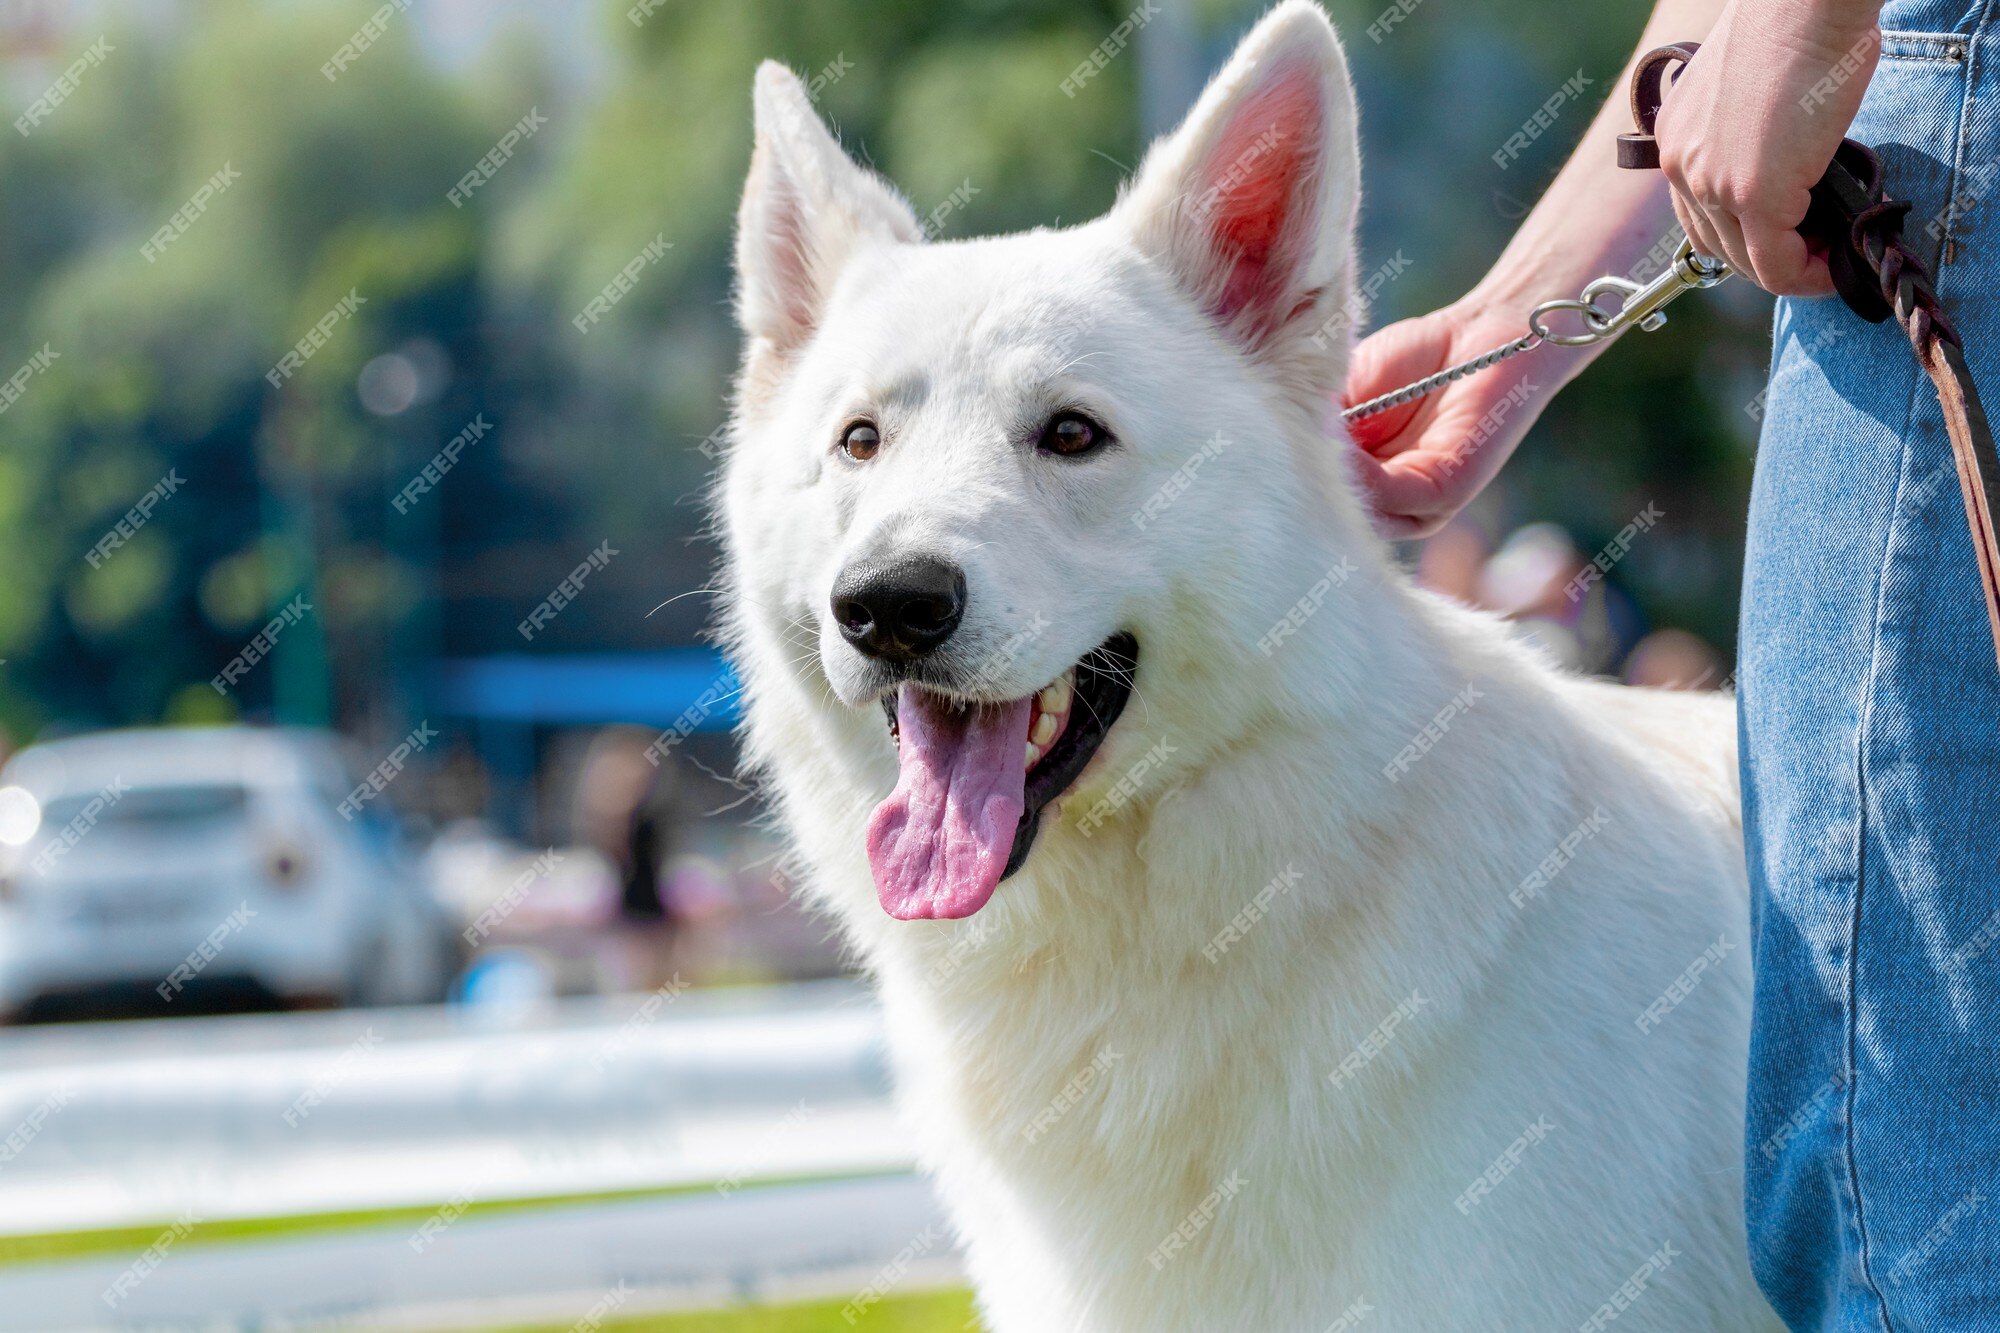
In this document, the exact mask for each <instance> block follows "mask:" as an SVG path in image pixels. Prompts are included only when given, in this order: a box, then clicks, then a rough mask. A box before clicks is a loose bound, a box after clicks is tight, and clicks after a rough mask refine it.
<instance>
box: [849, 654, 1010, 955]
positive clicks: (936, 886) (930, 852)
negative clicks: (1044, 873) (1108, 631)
mask: <svg viewBox="0 0 2000 1333" xmlns="http://www.w3.org/2000/svg"><path fill="white" fill-rule="evenodd" d="M1032 702H1033V701H1032V700H1030V699H1017V700H1016V701H1014V702H1013V703H1010V704H1000V705H997V706H988V707H985V708H973V709H964V710H954V709H952V708H951V707H950V706H949V705H948V704H946V703H945V701H944V700H942V699H940V698H939V697H938V696H936V695H933V694H930V693H928V692H926V691H924V690H920V689H917V688H916V687H915V686H907V687H905V688H904V689H903V690H902V692H901V693H900V694H899V695H898V696H897V699H896V731H897V734H898V735H899V736H900V737H901V738H902V748H901V750H900V752H899V757H900V762H901V763H902V773H901V775H900V776H899V777H898V778H897V779H896V790H894V791H892V792H890V793H889V799H887V800H886V801H883V802H882V804H880V805H878V806H876V807H875V813H874V815H873V816H871V817H870V818H869V820H868V864H869V865H870V867H872V868H873V869H874V872H875V892H876V893H877V894H878V895H879V896H880V897H881V899H882V910H883V911H885V912H887V913H888V914H889V915H890V916H893V917H896V918H898V919H899V920H903V921H913V920H917V919H919V918H922V917H962V916H971V915H972V914H973V913H974V912H977V911H978V910H979V909H980V908H982V907H984V906H986V900H987V899H988V898H991V897H992V896H993V890H994V888H995V887H997V886H998V885H999V883H1000V875H1001V872H1002V871H1004V870H1005V869H1006V868H1007V856H1008V854H1009V853H1010V852H1011V851H1012V850H1013V847H1014V829H1015V827H1016V826H1017V825H1018V824H1019V823H1020V822H1021V811H1022V808H1023V798H1022V790H1023V788H1024V787H1025V786H1026V784H1027V768H1026V765H1025V764H1024V763H1023V762H1022V759H1021V752H1022V750H1023V748H1025V747H1026V745H1027V743H1028V706H1029V704H1030V703H1032Z"/></svg>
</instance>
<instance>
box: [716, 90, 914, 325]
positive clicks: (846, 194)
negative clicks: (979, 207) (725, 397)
mask: <svg viewBox="0 0 2000 1333" xmlns="http://www.w3.org/2000/svg"><path fill="white" fill-rule="evenodd" d="M756 104H757V144H756V147H755V149H754V150H753V151H752V152H751V155H750V179H749V180H748V182H746V183H745V185H744V188H743V204H742V207H741V208H739V209H738V210H737V214H736V281H737V298H736V301H737V316H738V318H739V319H740V320H741V321H742V323H743V329H744V332H746V333H748V334H749V335H750V337H751V338H752V339H753V340H755V341H757V342H761V343H762V344H763V345H764V346H765V347H766V348H768V349H769V350H771V351H773V352H776V353H777V354H779V355H780V356H783V355H784V354H786V353H789V352H790V351H791V350H793V349H794V348H796V347H797V346H799V344H801V343H803V342H804V341H805V340H806V338H808V337H809V336H811V334H812V331H813V328H814V326H815V325H816V324H817V323H818V321H819V317H820V313H821V310H822V308H823V307H824V305H825V303H826V298H827V295H828V293H829V292H831V291H832V290H833V283H834V279H835V278H836V277H838V276H839V273H840V269H841V266H842V265H843V264H845V263H846V262H847V259H848V257H849V256H850V255H851V254H852V253H853V252H854V249H855V247H856V246H857V245H859V244H861V243H863V242H866V241H871V240H879V241H911V242H915V241H920V240H922V239H923V231H922V229H921V228H920V227H919V226H918V225H917V219H916V215H915V214H914V213H912V212H911V211H910V206H909V205H908V204H907V203H905V202H904V201H903V199H902V197H901V196H900V195H898V194H897V193H896V192H895V190H893V189H891V188H890V187H889V185H888V183H887V182H885V181H884V180H883V179H882V178H881V177H880V176H877V175H876V174H875V173H874V172H872V171H868V170H865V169H864V168H862V167H860V166H858V165H856V163H855V162H854V160H853V159H851V158H850V157H848V156H847V154H846V153H845V152H843V151H842V150H841V147H840V145H839V143H837V142H835V140H834V137H833V135H831V134H830V133H828V132H827V128H826V126H825V125H823V124H822V123H821V122H820V118H819V116H818V114H817V113H816V112H814V110H813V105H812V99H811V98H810V97H808V96H807V94H806V89H805V85H804V84H802V83H800V82H799V78H798V76H797V75H796V74H793V73H792V72H791V71H790V70H788V69H786V68H785V67H784V66H783V65H780V64H778V63H777V62H776V61H774V60H767V61H765V62H764V63H763V64H762V65H761V66H759V67H758V70H757V84H756ZM754 350H755V347H754V343H753V352H754Z"/></svg>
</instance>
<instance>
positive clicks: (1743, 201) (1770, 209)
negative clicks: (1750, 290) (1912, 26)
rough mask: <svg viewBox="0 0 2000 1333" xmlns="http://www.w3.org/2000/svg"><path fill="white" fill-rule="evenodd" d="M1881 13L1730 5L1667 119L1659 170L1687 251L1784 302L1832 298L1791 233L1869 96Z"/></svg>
mask: <svg viewBox="0 0 2000 1333" xmlns="http://www.w3.org/2000/svg"><path fill="white" fill-rule="evenodd" d="M1874 9H1875V6H1874V5H1872V4H1863V3H1855V2H1854V0H1731V3H1730V4H1729V6H1728V8H1726V9H1725V10H1724V11H1723V14H1722V17H1721V18H1720V19H1719V20H1718V21H1717V22H1716V25H1715V28H1714V30H1713V31H1711V32H1710V33H1709V35H1708V39H1707V40H1706V41H1704V42H1703V43H1702V47H1701V51H1700V53H1699V54H1697V55H1696V56H1695V58H1694V60H1693V61H1691V62H1690V63H1689V64H1688V65H1687V67H1686V68H1685V69H1683V70H1682V71H1681V72H1680V78H1679V79H1678V80H1676V81H1675V82H1674V83H1673V85H1672V87H1671V88H1670V89H1669V91H1668V92H1667V95H1666V99H1665V104H1664V105H1663V106H1662V107H1661V110H1660V116H1659V120H1658V122H1657V124H1656V126H1655V129H1656V131H1657V134H1658V138H1659V141H1660V166H1661V168H1662V169H1663V170H1664V171H1665V172H1666V175H1667V180H1668V181H1669V183H1671V184H1672V186H1673V192H1674V212H1675V213H1676V214H1677V215H1678V216H1679V217H1680V220H1681V226H1682V227H1683V228H1685V229H1686V231H1687V234H1688V239H1690V240H1692V241H1693V242H1694V246H1695V249H1697V250H1699V251H1701V252H1702V253H1703V254H1706V255H1711V256H1713V257H1715V258H1717V259H1725V260H1727V261H1729V266H1730V267H1731V268H1733V269H1735V270H1736V271H1737V272H1738V273H1740V274H1742V275H1743V276H1744V277H1746V278H1748V279H1750V280H1751V281H1752V282H1754V283H1756V284H1757V285H1758V286H1759V287H1762V288H1764V289H1765V290H1766V291H1769V292H1773V293H1776V294H1777V295H1779V296H1821V295H1824V294H1826V293H1827V292H1830V291H1832V290H1833V281H1832V279H1831V278H1830V277H1829V276H1828V274H1827V268H1826V260H1825V258H1824V257H1823V256H1821V255H1817V254H1814V253H1812V252H1811V250H1810V249H1809V248H1808V247H1807V245H1806V241H1805V238H1804V237H1802V236H1800V235H1799V234H1798V232H1796V231H1794V230H1793V228H1795V227H1797V226H1798V225H1799V222H1800V221H1801V220H1802V219H1803V218H1804V217H1805V215H1806V206H1807V205H1808V204H1809V203H1810V202H1811V196H1812V187H1813V185H1814V183H1815V182H1817V181H1818V180H1819V178H1820V174H1821V173H1822V172H1824V171H1825V170H1826V164H1827V163H1828V162H1831V161H1832V160H1833V153H1834V150H1835V149H1836V148H1838V147H1839V146H1840V141H1841V139H1842V137H1844V136H1845V135H1846V133H1847V127H1848V126H1849V125H1850V124H1852V123H1853V121H1854V113H1855V112H1856V111H1857V110H1858V109H1859V108H1860V106H1861V97H1862V94H1863V93H1865V92H1866V91H1867V90H1868V80H1869V78H1870V76H1871V75H1873V73H1874V71H1875V61H1876V57H1877V56H1878V55H1879V54H1880V51H1881V44H1882V43H1881V34H1880V33H1879V32H1878V31H1877V29H1876V27H1875V22H1874V12H1873V11H1874Z"/></svg>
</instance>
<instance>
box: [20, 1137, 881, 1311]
mask: <svg viewBox="0 0 2000 1333" xmlns="http://www.w3.org/2000/svg"><path fill="white" fill-rule="evenodd" d="M891 1174H897V1173H891ZM865 1178H867V1174H866V1173H860V1174H853V1175H837V1176H798V1177H784V1178H770V1179H760V1180H758V1181H757V1182H756V1183H755V1184H754V1185H745V1186H744V1187H743V1192H745V1193H747V1192H749V1191H751V1190H753V1189H768V1188H773V1187H780V1186H785V1185H799V1184H808V1183H811V1182H814V1181H819V1180H859V1179H865ZM713 1188H715V1187H714V1186H713V1185H712V1184H707V1183H701V1184H689V1185H669V1186H662V1187H658V1188H653V1189H633V1190H606V1191H602V1192H599V1193H595V1194H561V1195H547V1196H543V1197H540V1198H529V1199H487V1200H475V1201H473V1202H472V1203H470V1204H468V1205H466V1207H465V1211H464V1212H463V1213H461V1214H460V1215H459V1217H458V1218H456V1219H454V1220H455V1221H462V1220H463V1219H464V1218H467V1217H494V1216H498V1215H500V1214H503V1213H519V1212H526V1211H528V1210H530V1209H541V1208H560V1207H563V1206H564V1205H566V1204H584V1203H617V1202H621V1201H623V1200H627V1199H665V1198H672V1197H673V1196H675V1195H680V1194H700V1193H703V1192H705V1191H707V1190H710V1189H713ZM441 1206H442V1205H439V1204H413V1205H409V1206H407V1207H398V1208H367V1209H356V1210H354V1211H351V1212H342V1213H306V1214H300V1215H297V1216H291V1217H233V1218H222V1219H218V1220H216V1221H213V1222H197V1223H195V1224H194V1226H193V1228H192V1229H191V1230H189V1231H188V1232H187V1233H186V1234H185V1235H183V1236H182V1237H181V1238H180V1239H179V1240H178V1241H176V1242H175V1244H176V1245H177V1246H187V1245H213V1244H220V1243H227V1242H230V1241H247V1240H278V1239H283V1238H286V1237H290V1236H304V1235H311V1234H314V1233H318V1232H327V1231H353V1230H357V1229H360V1228H363V1227H377V1226H380V1227H387V1226H405V1227H408V1228H410V1229H411V1230H412V1231H414V1230H416V1228H418V1227H419V1226H421V1225H423V1223H424V1222H426V1221H427V1220H429V1219H430V1217H431V1216H432V1215H433V1214H435V1213H436V1212H437V1211H438V1209H439V1207H441ZM173 1224H174V1219H172V1218H163V1219H161V1220H160V1221H157V1222H149V1223H145V1224H142V1225H139V1226H120V1227H100V1228H97V1229H95V1230H90V1231H54V1232H46V1233H43V1234H39V1235H30V1236H0V1268H5V1267H7V1266H9V1265H13V1264H33V1263H48V1262H52V1261H54V1260H58V1259H83V1258H88V1257H90V1256H92V1255H100V1254H136V1253H138V1252H139V1251H141V1250H143V1249H145V1248H146V1247H147V1246H148V1245H151V1244H152V1243H153V1242H154V1241H156V1240H158V1239H159V1238H160V1233H161V1232H162V1231H164V1230H166V1229H167V1228H168V1227H170V1226H172V1225H173ZM607 1327H608V1326H607ZM697 1327H698V1326H697ZM752 1327H755V1326H754V1325H753V1326H752ZM840 1327H842V1328H845V1327H847V1323H846V1321H845V1320H842V1321H841V1323H840ZM882 1327H883V1328H895V1327H896V1326H895V1325H893V1324H884V1325H882Z"/></svg>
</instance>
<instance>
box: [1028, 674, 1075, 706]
mask: <svg viewBox="0 0 2000 1333" xmlns="http://www.w3.org/2000/svg"><path fill="white" fill-rule="evenodd" d="M1035 698H1036V701H1037V702H1039V703H1040V704H1041V706H1042V707H1043V708H1044V709H1046V710H1047V711H1049V712H1051V713H1066V712H1068V711H1069V699H1070V685H1069V673H1068V672H1067V671H1065V672H1063V674H1062V675H1061V676H1059V677H1057V678H1056V683H1055V684H1053V685H1048V686H1044V687H1043V689H1042V692H1041V693H1040V694H1038V695H1036V696H1035Z"/></svg>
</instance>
